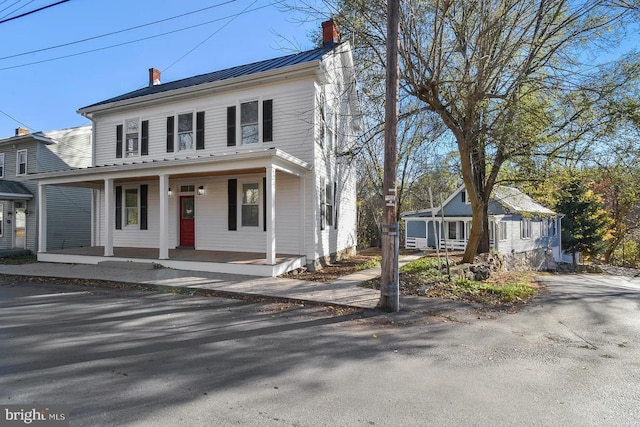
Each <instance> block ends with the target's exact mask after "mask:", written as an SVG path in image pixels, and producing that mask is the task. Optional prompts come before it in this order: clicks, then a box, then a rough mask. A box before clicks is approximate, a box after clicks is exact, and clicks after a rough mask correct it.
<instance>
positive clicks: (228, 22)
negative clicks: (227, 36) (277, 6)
mask: <svg viewBox="0 0 640 427" xmlns="http://www.w3.org/2000/svg"><path fill="white" fill-rule="evenodd" d="M257 2H258V0H254V2H253V3H251V4H250V5H249V6H247V7H245V8H244V9H243V10H242V11H241V12H240V13H238V14H236V15H235V16H233V17H231V19H229V20H228V21H227V22H225V23H224V25H222V26H221V27H220V28H218V29H217V30H215V31H214V32H213V33H211V34H210V35H209V37H207V38H206V39H204V40H202V41H201V42H200V43H198V44H197V45H195V46H194V47H193V48H192V49H191V50H189V51H188V52H187V53H185V54H184V55H182V56H181V57H180V58H178V59H176V60H175V61H173V62H172V63H171V64H169V65H168V66H167V67H166V68H165V69H164V70H163V71H166V70H168V69H169V68H171V67H173V66H174V65H176V64H177V63H178V62H180V61H182V60H183V59H184V58H186V57H187V56H189V55H190V54H191V53H192V52H193V51H194V50H196V49H197V48H199V47H200V46H202V45H203V44H205V43H206V42H207V41H208V40H209V39H211V37H213V36H215V35H216V34H218V33H219V32H220V31H222V30H223V29H224V28H225V27H226V26H227V25H229V24H230V23H232V22H233V21H235V19H236V18H237V17H238V16H240V15H242V14H244V13H246V12H247V11H248V9H249V8H250V7H251V6H253V5H254V4H256V3H257ZM272 4H273V3H271V4H269V5H267V6H270V5H272Z"/></svg>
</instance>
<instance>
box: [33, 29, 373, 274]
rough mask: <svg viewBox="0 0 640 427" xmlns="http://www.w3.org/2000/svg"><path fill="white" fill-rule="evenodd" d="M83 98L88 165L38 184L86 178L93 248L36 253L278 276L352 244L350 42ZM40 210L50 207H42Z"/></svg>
mask: <svg viewBox="0 0 640 427" xmlns="http://www.w3.org/2000/svg"><path fill="white" fill-rule="evenodd" d="M160 77H161V76H160V72H159V71H157V70H155V69H153V68H152V69H150V70H149V85H148V87H145V88H143V89H139V90H135V91H133V92H130V93H126V94H124V95H121V96H117V97H115V98H111V99H108V100H106V101H102V102H99V103H97V104H93V105H90V106H87V107H84V108H81V109H80V110H79V113H80V114H82V115H84V116H85V117H88V118H89V119H91V121H92V122H93V129H94V158H93V165H92V167H90V168H86V169H77V170H74V171H68V172H60V173H49V174H41V175H40V176H39V177H38V178H39V180H40V185H41V188H42V189H46V191H49V190H50V189H51V188H56V187H58V186H65V187H66V186H83V187H88V188H92V189H93V196H92V203H93V206H92V224H93V225H92V246H93V248H92V251H75V252H73V251H72V252H69V251H67V252H65V251H47V250H46V249H45V248H46V246H45V245H44V243H43V242H41V246H40V248H39V253H38V259H39V260H42V261H52V262H77V263H97V262H100V261H103V260H105V257H108V259H110V260H126V261H134V260H135V261H142V262H149V263H151V262H155V263H158V264H162V265H165V266H168V267H172V268H179V269H193V270H201V271H215V272H230V273H243V274H251V275H261V276H275V275H278V274H281V273H283V272H285V271H288V270H292V269H295V268H298V267H302V266H309V267H317V266H318V265H319V264H321V263H323V262H324V261H326V260H327V259H329V258H330V257H334V256H339V255H340V254H343V253H345V252H350V251H353V250H355V247H356V191H355V173H354V165H353V164H352V163H351V161H350V159H349V158H348V157H347V156H344V155H342V154H343V153H346V152H349V151H350V149H351V148H352V145H353V144H354V142H355V137H356V133H357V132H358V131H359V130H360V127H361V117H360V106H359V103H358V98H357V94H356V87H355V76H354V68H353V59H352V54H351V48H350V45H349V43H348V42H344V43H341V42H340V41H339V35H338V32H337V30H336V28H335V25H334V24H333V21H327V22H325V23H323V46H322V47H319V48H317V49H313V50H310V51H306V52H301V53H297V54H292V55H287V56H283V57H279V58H275V59H270V60H265V61H260V62H255V63H252V64H247V65H241V66H237V67H233V68H229V69H225V70H220V71H215V72H212V73H208V74H203V75H199V76H194V77H190V78H186V79H182V80H177V81H173V82H169V83H161V82H160ZM42 213H43V214H44V215H43V218H44V217H45V215H46V214H47V211H46V207H45V206H43V207H42Z"/></svg>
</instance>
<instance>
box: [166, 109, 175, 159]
mask: <svg viewBox="0 0 640 427" xmlns="http://www.w3.org/2000/svg"><path fill="white" fill-rule="evenodd" d="M174 120H175V118H174V117H173V116H169V117H167V153H173V132H174V131H173V121H174Z"/></svg>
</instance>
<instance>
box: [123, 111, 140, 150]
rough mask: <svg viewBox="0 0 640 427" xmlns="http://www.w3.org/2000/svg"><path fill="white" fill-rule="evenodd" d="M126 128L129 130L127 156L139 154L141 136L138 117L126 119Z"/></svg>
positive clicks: (127, 134)
mask: <svg viewBox="0 0 640 427" xmlns="http://www.w3.org/2000/svg"><path fill="white" fill-rule="evenodd" d="M125 129H126V131H127V133H126V142H127V143H126V146H125V157H135V156H138V155H139V151H138V141H139V137H140V123H139V121H138V119H130V120H127V121H125Z"/></svg>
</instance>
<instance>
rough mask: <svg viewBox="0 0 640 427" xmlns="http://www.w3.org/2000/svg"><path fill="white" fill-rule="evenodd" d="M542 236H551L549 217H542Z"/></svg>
mask: <svg viewBox="0 0 640 427" xmlns="http://www.w3.org/2000/svg"><path fill="white" fill-rule="evenodd" d="M540 237H549V219H548V218H542V221H540Z"/></svg>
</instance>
